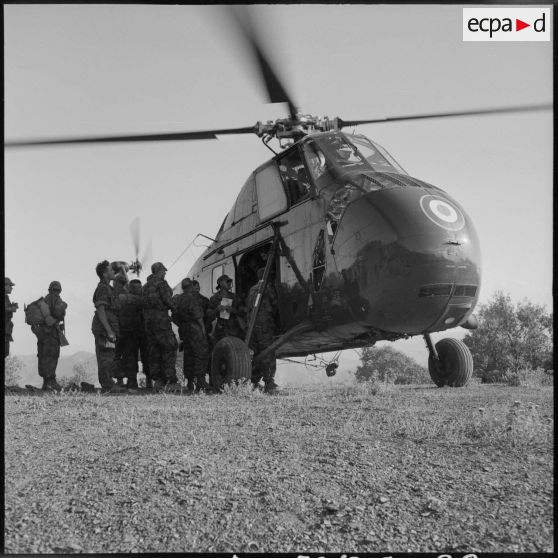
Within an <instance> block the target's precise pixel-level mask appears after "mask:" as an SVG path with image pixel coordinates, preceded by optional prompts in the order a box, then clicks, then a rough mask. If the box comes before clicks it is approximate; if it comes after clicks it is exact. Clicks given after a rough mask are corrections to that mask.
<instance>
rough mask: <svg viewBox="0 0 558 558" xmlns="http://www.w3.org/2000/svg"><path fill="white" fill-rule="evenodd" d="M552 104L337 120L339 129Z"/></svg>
mask: <svg viewBox="0 0 558 558" xmlns="http://www.w3.org/2000/svg"><path fill="white" fill-rule="evenodd" d="M552 108H553V105H552V104H550V103H549V104H544V105H523V106H515V107H501V108H491V109H478V110H465V111H460V112H440V113H434V114H415V115H409V116H394V117H388V118H374V119H371V120H342V119H341V118H338V119H337V122H338V126H339V128H340V129H341V128H344V127H346V126H358V125H359V124H377V123H380V122H398V121H402V120H420V119H427V118H447V117H452V116H475V115H480V114H502V113H510V112H531V111H537V110H549V109H552Z"/></svg>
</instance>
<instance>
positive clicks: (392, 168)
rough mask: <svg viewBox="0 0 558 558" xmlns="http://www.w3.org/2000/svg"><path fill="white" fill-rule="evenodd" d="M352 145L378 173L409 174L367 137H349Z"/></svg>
mask: <svg viewBox="0 0 558 558" xmlns="http://www.w3.org/2000/svg"><path fill="white" fill-rule="evenodd" d="M349 139H350V140H351V142H352V143H354V145H355V146H356V147H357V148H358V150H359V152H360V153H361V154H362V155H364V157H365V158H366V160H367V161H368V163H370V165H371V166H372V168H373V169H374V170H375V171H378V172H398V173H402V174H407V173H406V172H405V170H403V168H402V167H401V166H400V165H399V164H398V163H397V161H396V160H395V159H394V158H393V157H392V156H391V155H390V154H389V153H388V152H387V151H386V150H385V149H384V148H383V147H382V146H381V145H378V144H377V143H373V142H371V141H370V140H369V139H368V138H367V137H365V136H360V135H359V136H349Z"/></svg>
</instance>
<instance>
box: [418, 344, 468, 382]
mask: <svg viewBox="0 0 558 558" xmlns="http://www.w3.org/2000/svg"><path fill="white" fill-rule="evenodd" d="M424 340H425V341H426V346H427V347H428V352H429V353H430V355H429V357H428V371H429V372H430V377H431V378H432V380H433V381H434V383H435V384H436V385H437V386H438V387H443V386H451V387H463V386H466V385H467V384H468V383H469V381H470V380H471V377H472V376H473V356H472V355H471V351H470V350H469V347H467V345H465V343H463V341H460V340H459V339H453V338H451V337H447V338H445V339H441V340H440V341H438V343H436V346H434V345H433V344H432V339H430V335H429V334H428V333H425V334H424Z"/></svg>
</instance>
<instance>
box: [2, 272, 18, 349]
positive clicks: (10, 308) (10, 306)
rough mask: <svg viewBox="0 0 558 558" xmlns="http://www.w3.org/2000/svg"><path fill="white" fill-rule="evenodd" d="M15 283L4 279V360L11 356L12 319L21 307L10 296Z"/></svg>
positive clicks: (6, 278)
mask: <svg viewBox="0 0 558 558" xmlns="http://www.w3.org/2000/svg"><path fill="white" fill-rule="evenodd" d="M14 285H15V283H12V280H11V279H10V278H9V277H4V310H5V312H6V329H5V330H4V339H5V344H4V358H6V357H7V356H8V355H9V354H10V343H11V342H12V341H13V338H12V331H13V330H14V323H13V322H12V317H13V315H14V312H16V311H17V309H18V308H19V305H18V303H17V302H10V297H9V295H10V294H11V293H12V287H13V286H14Z"/></svg>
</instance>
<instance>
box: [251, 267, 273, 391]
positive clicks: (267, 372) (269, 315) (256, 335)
mask: <svg viewBox="0 0 558 558" xmlns="http://www.w3.org/2000/svg"><path fill="white" fill-rule="evenodd" d="M263 275H264V268H263V267H261V268H260V269H258V283H256V284H255V285H254V286H253V287H252V288H251V289H250V292H249V293H248V299H247V307H248V311H249V313H250V316H249V318H250V319H251V317H252V316H251V314H252V312H254V310H255V305H256V297H257V294H258V290H259V288H260V285H261V282H262V278H263ZM276 316H277V292H276V290H275V287H274V285H273V282H272V280H271V277H270V280H269V281H268V283H267V285H266V287H265V289H264V291H263V293H262V295H261V301H260V308H259V311H258V314H257V316H256V321H255V322H254V329H253V331H252V338H251V340H250V348H251V349H252V350H253V351H254V355H256V356H257V355H258V353H260V352H261V351H263V350H264V349H266V348H267V347H269V346H270V345H271V344H272V343H273V335H274V333H275V320H276ZM276 368H277V365H276V361H275V351H271V352H270V353H268V354H267V355H266V356H265V358H263V359H262V360H261V361H259V362H258V363H256V364H255V365H254V367H253V371H252V383H253V384H254V388H257V387H258V386H259V382H260V380H261V379H262V378H263V380H264V383H265V392H266V393H273V392H274V391H276V390H277V388H278V386H277V384H276V383H275V381H274V378H275V371H276Z"/></svg>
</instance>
